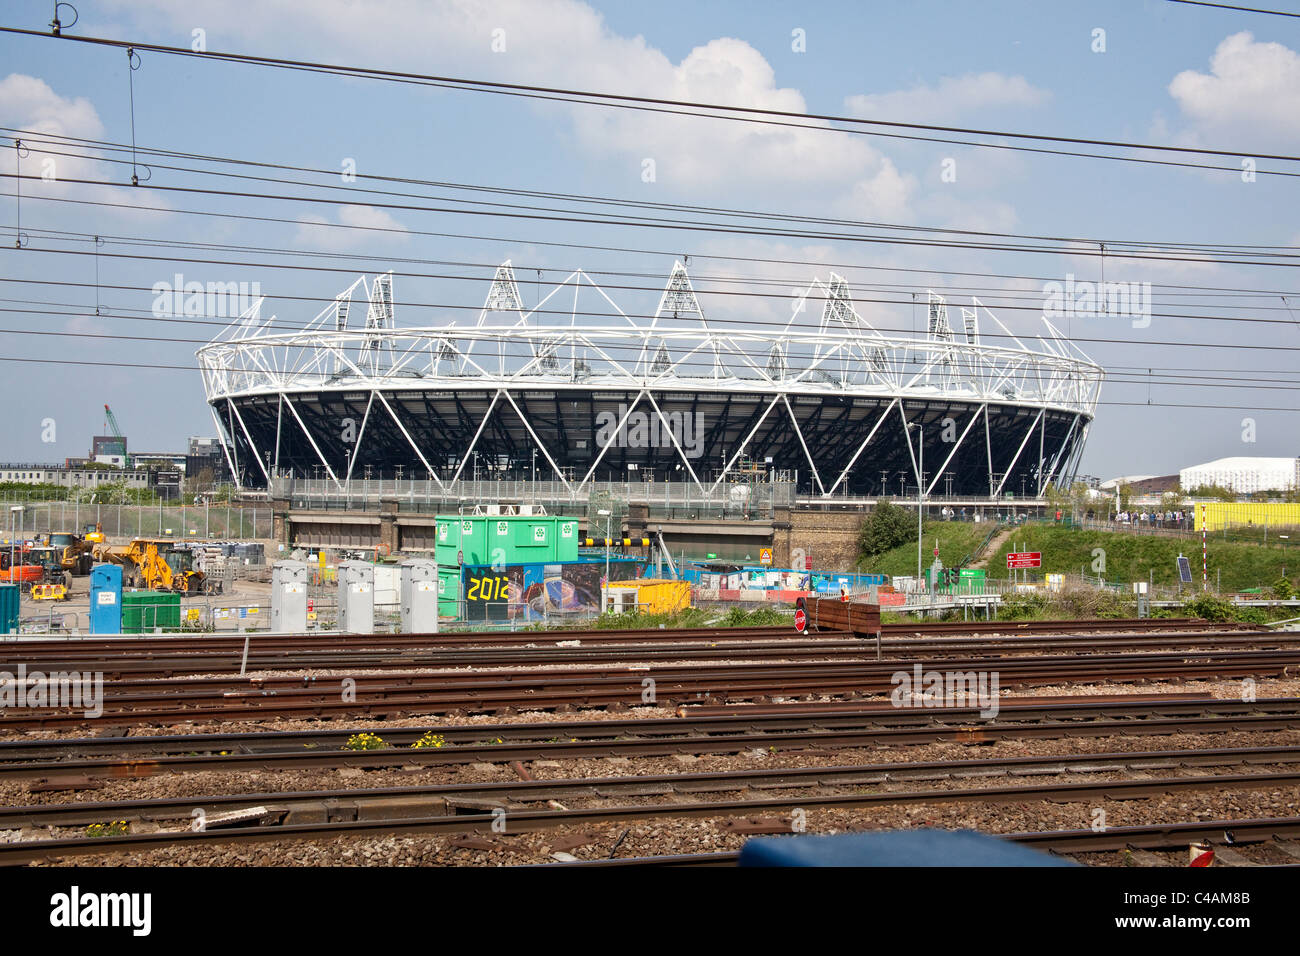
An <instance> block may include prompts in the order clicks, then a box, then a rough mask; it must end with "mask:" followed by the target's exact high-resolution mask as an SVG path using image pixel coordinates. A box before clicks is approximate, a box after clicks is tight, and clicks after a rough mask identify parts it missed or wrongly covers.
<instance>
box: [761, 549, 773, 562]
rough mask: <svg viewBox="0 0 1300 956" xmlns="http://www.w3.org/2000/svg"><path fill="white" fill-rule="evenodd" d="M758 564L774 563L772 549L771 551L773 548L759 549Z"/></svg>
mask: <svg viewBox="0 0 1300 956" xmlns="http://www.w3.org/2000/svg"><path fill="white" fill-rule="evenodd" d="M758 563H759V564H771V563H772V549H771V548H759V549H758Z"/></svg>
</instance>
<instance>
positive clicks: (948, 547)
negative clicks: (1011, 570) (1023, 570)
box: [858, 516, 1006, 575]
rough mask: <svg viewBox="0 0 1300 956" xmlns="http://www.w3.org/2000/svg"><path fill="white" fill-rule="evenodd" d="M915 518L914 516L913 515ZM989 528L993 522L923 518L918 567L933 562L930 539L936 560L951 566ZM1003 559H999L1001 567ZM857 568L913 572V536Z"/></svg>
mask: <svg viewBox="0 0 1300 956" xmlns="http://www.w3.org/2000/svg"><path fill="white" fill-rule="evenodd" d="M914 517H915V516H914ZM992 529H993V525H991V524H987V523H983V522H981V523H980V524H975V523H974V522H971V521H927V522H925V524H924V525H922V541H923V547H922V549H921V558H922V566H923V567H926V568H928V567H929V566H930V565H931V564H932V563H933V562H934V542H935V539H936V538H937V539H938V541H939V560H940V561H942V562H943V566H944V567H945V568H955V567H957V566H958V565H960V564H961V562H962V561H963V560H965V558H966V556H967V555H968V554H970V553H971V552H972V551H974V550H975V548H976V546H977V545H979V543H980V542H981V541H983V540H984V538H985V536H986V535H987V534H988V533H989V532H990V531H991V530H992ZM1005 564H1006V562H1005V561H1003V566H1005ZM858 566H859V568H860V570H862V571H865V572H869V573H873V574H890V575H893V574H906V575H915V574H916V538H915V537H913V538H912V540H911V541H909V542H907V544H900V545H899V546H898V547H897V548H891V549H890V550H888V551H886V552H885V553H884V554H881V555H878V556H877V557H874V558H868V559H865V560H862V561H860V562H859V564H858Z"/></svg>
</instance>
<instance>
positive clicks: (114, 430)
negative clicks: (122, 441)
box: [104, 405, 124, 438]
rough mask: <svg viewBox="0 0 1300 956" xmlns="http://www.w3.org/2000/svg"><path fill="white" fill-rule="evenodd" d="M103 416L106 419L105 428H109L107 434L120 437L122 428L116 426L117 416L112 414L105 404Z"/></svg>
mask: <svg viewBox="0 0 1300 956" xmlns="http://www.w3.org/2000/svg"><path fill="white" fill-rule="evenodd" d="M104 418H106V419H107V420H108V424H107V426H106V427H107V428H109V429H111V431H110V432H109V434H111V435H112V436H113V437H114V438H122V437H124V436H123V435H122V429H120V428H118V427H117V418H116V417H115V416H114V415H113V410H112V409H111V408H109V407H108V406H107V405H105V406H104Z"/></svg>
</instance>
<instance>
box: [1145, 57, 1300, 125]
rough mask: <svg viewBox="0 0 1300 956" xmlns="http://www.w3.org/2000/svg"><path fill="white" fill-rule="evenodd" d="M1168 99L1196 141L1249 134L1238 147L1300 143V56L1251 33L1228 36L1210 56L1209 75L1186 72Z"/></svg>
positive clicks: (1172, 84)
mask: <svg viewBox="0 0 1300 956" xmlns="http://www.w3.org/2000/svg"><path fill="white" fill-rule="evenodd" d="M1169 95H1170V96H1172V97H1173V98H1174V100H1175V101H1177V103H1178V106H1179V109H1181V110H1182V112H1183V115H1184V116H1185V117H1186V118H1187V119H1188V120H1190V121H1191V122H1192V123H1193V128H1192V129H1191V130H1189V135H1191V136H1192V137H1194V138H1195V139H1197V140H1198V141H1200V140H1203V139H1214V140H1218V139H1222V138H1223V137H1228V136H1249V137H1250V141H1249V142H1245V143H1241V144H1239V145H1241V146H1243V147H1245V148H1250V147H1252V146H1253V145H1255V144H1258V143H1278V142H1291V143H1294V142H1296V141H1298V140H1300V108H1298V107H1297V102H1298V101H1300V55H1298V54H1297V53H1296V52H1295V51H1294V50H1292V49H1290V48H1288V47H1286V46H1283V45H1282V44H1280V43H1260V42H1257V41H1256V40H1255V38H1254V36H1252V35H1251V34H1250V33H1245V32H1243V33H1235V34H1233V35H1232V36H1230V37H1227V38H1226V39H1225V40H1224V41H1223V42H1222V43H1220V44H1219V46H1218V48H1217V49H1216V50H1215V51H1214V55H1213V56H1212V57H1211V58H1210V72H1209V73H1199V72H1197V71H1196V70H1184V71H1183V72H1182V73H1179V74H1178V75H1177V76H1175V77H1174V78H1173V80H1172V81H1171V82H1170V84H1169Z"/></svg>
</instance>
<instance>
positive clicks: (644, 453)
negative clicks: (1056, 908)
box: [197, 261, 1104, 497]
mask: <svg viewBox="0 0 1300 956" xmlns="http://www.w3.org/2000/svg"><path fill="white" fill-rule="evenodd" d="M395 301H398V302H400V300H395V298H394V292H393V276H392V274H391V273H388V274H385V275H380V276H377V277H375V278H374V279H367V278H366V277H364V276H363V277H361V278H358V279H357V280H356V281H355V282H353V283H352V285H351V286H349V287H348V288H347V289H346V290H345V291H344V292H343V293H341V294H340V295H339V296H338V297H337V298H336V299H335V300H334V301H333V302H332V303H331V304H330V305H328V306H327V307H326V308H324V309H322V310H321V311H320V312H319V313H318V314H317V315H316V316H315V317H314V318H313V319H312V320H311V321H310V322H308V323H307V324H306V326H305V327H302V328H295V329H292V330H285V331H276V327H275V321H276V320H275V317H274V316H271V317H264V316H263V315H262V314H261V311H262V306H263V300H258V301H257V302H256V303H254V305H253V306H252V307H251V308H250V309H248V311H247V312H246V313H245V314H244V315H243V316H241V318H240V320H239V321H238V322H236V323H234V324H232V325H231V326H230V327H229V328H228V329H227V330H226V331H224V332H223V333H222V334H221V335H219V336H218V337H217V338H216V339H215V340H213V341H212V342H211V343H209V344H208V345H205V346H203V347H202V348H200V349H199V350H198V352H197V355H198V360H199V365H200V369H201V371H202V376H203V385H204V389H205V391H206V394H207V400H208V402H209V404H210V406H211V407H212V410H213V416H214V421H215V422H216V423H217V425H218V427H219V428H221V429H222V430H223V432H224V433H225V437H226V439H227V453H228V455H229V457H230V465H231V469H232V471H233V472H234V474H235V475H237V476H239V480H240V481H241V482H242V483H248V484H255V485H260V484H262V483H263V482H264V481H265V482H269V480H270V477H271V475H272V474H284V473H286V472H292V473H295V474H303V475H305V474H309V473H311V472H312V471H316V472H317V473H320V470H321V469H323V470H324V474H325V475H327V476H328V478H329V479H331V480H333V481H334V482H336V483H340V484H341V483H342V482H344V481H346V480H347V479H348V478H350V477H351V475H352V474H353V472H354V471H355V470H356V469H357V468H358V467H360V466H362V465H364V466H367V467H368V468H371V469H375V468H377V469H378V470H379V472H380V473H381V474H384V473H388V474H390V475H391V473H392V472H393V470H394V468H396V467H398V466H399V465H400V466H402V467H405V468H406V469H407V474H409V475H413V476H414V475H415V474H419V475H420V476H421V477H425V476H427V478H428V480H430V481H433V482H435V483H437V485H438V486H439V487H440V488H447V487H450V486H452V485H454V483H455V482H457V481H459V480H461V478H462V476H463V474H464V472H465V469H466V467H467V463H469V462H471V461H475V462H477V460H478V459H477V457H476V456H482V457H483V459H484V460H485V461H492V462H498V463H501V467H503V468H511V469H522V468H526V467H528V464H529V463H530V462H531V465H532V467H533V469H534V471H535V472H536V470H537V469H541V475H540V476H542V477H546V478H550V479H554V480H559V481H561V482H563V483H564V484H565V485H566V486H568V488H569V489H570V490H581V489H582V488H583V487H584V486H585V485H586V484H587V483H588V482H590V481H592V480H595V479H600V478H608V477H609V476H610V475H622V474H625V472H626V469H628V468H640V469H641V471H642V473H643V475H644V472H645V471H647V470H649V471H650V472H651V473H653V472H654V471H656V470H658V471H659V472H660V474H661V476H662V475H669V476H675V477H676V479H677V480H689V481H692V482H694V483H695V484H696V485H698V486H700V487H701V488H703V489H705V490H708V489H712V488H716V487H717V486H718V485H719V484H721V483H723V482H725V481H727V480H729V479H730V477H731V476H732V475H734V473H735V471H736V469H737V468H738V467H739V466H740V465H742V464H743V463H746V462H750V463H752V462H755V461H757V462H765V463H766V464H767V466H768V467H769V468H770V469H782V470H784V471H786V472H798V475H799V483H800V485H801V487H805V488H806V489H807V490H808V492H809V493H811V494H815V495H823V496H827V497H829V496H833V495H837V494H838V495H843V494H846V493H875V494H878V493H884V492H887V491H889V490H890V489H891V488H892V487H893V486H894V483H895V481H896V480H897V481H898V482H899V486H900V487H903V486H906V485H907V484H908V483H909V481H910V483H911V485H912V486H913V487H914V488H915V487H916V485H917V483H918V482H920V483H921V484H922V485H923V486H924V490H925V492H926V493H927V494H932V493H934V492H935V491H936V489H937V490H941V491H942V490H945V488H944V486H941V485H940V481H941V479H943V480H945V482H946V485H947V488H946V490H948V491H952V490H953V487H952V486H953V485H954V484H955V485H956V486H957V489H956V490H957V491H958V492H959V493H962V494H974V493H978V494H981V495H988V496H990V497H996V496H999V495H1001V494H1003V492H1004V489H1005V491H1006V492H1010V491H1011V489H1012V484H1011V483H1012V482H1014V483H1015V485H1014V486H1015V488H1016V490H1018V491H1021V492H1022V493H1023V494H1028V493H1029V492H1030V491H1033V492H1035V493H1039V494H1040V493H1041V492H1042V490H1043V489H1044V488H1045V487H1046V486H1047V485H1048V484H1050V483H1052V482H1053V481H1056V482H1058V483H1060V482H1062V481H1063V480H1068V478H1069V477H1071V476H1072V475H1073V474H1074V473H1075V470H1076V468H1077V463H1078V459H1079V456H1080V454H1081V451H1082V448H1083V444H1084V439H1085V436H1086V434H1087V431H1088V428H1089V425H1090V423H1091V422H1092V419H1093V416H1094V413H1095V411H1096V407H1097V402H1098V399H1099V395H1100V390H1101V385H1102V381H1103V378H1104V372H1103V370H1102V369H1101V368H1100V367H1099V366H1098V365H1096V364H1094V363H1093V362H1092V361H1091V360H1090V359H1089V358H1088V357H1087V356H1086V355H1084V354H1083V353H1082V352H1081V351H1080V350H1079V349H1077V348H1076V347H1075V346H1074V345H1073V344H1072V343H1070V342H1069V341H1068V340H1067V339H1066V338H1065V337H1064V336H1063V335H1061V333H1060V332H1059V330H1057V329H1056V328H1055V327H1054V326H1053V325H1052V324H1051V322H1049V321H1048V320H1047V319H1046V318H1044V319H1043V331H1042V333H1041V334H1040V335H1039V336H1037V337H1036V338H1033V339H1031V341H1032V342H1033V343H1034V346H1035V347H1032V348H1031V347H1030V346H1029V345H1026V343H1025V342H1024V341H1022V339H1021V338H1020V337H1018V336H1016V335H1015V334H1013V333H1012V332H1011V330H1010V329H1008V328H1007V327H1006V326H1005V325H1004V324H1003V323H1002V322H1001V321H999V319H998V318H997V317H996V316H995V315H993V314H992V313H991V312H990V311H989V310H988V309H986V308H985V307H984V306H983V305H982V304H981V303H980V302H979V300H977V299H972V300H971V304H970V306H969V307H962V309H961V317H960V321H959V322H958V323H956V328H954V323H953V322H952V321H950V319H949V314H948V305H947V303H946V302H945V300H944V299H943V298H942V297H941V296H939V295H936V294H934V293H930V294H929V296H928V302H927V303H926V309H927V321H926V331H925V334H924V335H923V336H899V335H884V334H882V333H881V332H879V331H878V330H877V329H875V328H874V327H873V326H872V325H871V324H870V323H869V322H867V321H866V320H865V319H864V318H863V317H862V316H861V315H860V314H859V312H858V311H857V309H856V308H855V307H854V304H853V301H852V298H851V296H850V293H849V288H848V283H847V282H846V280H845V279H844V278H843V277H842V276H839V275H837V274H835V273H831V275H830V278H829V281H823V280H821V279H815V280H813V282H812V283H811V284H810V285H809V286H808V287H807V288H806V289H805V290H804V291H803V292H802V293H801V294H800V295H799V296H798V297H797V298H796V299H795V302H794V307H793V309H792V313H791V315H790V318H789V319H788V320H784V321H775V322H774V321H772V320H770V319H768V320H764V321H754V322H753V323H746V322H741V321H737V320H734V319H732V320H710V318H709V317H708V316H706V313H705V310H704V308H703V307H702V306H701V302H700V300H699V298H698V297H697V295H696V292H695V290H694V287H693V285H692V282H691V278H690V276H689V274H688V273H687V270H686V267H685V265H684V264H683V263H682V262H680V261H679V262H676V263H674V265H673V268H672V270H671V273H670V276H669V279H668V282H667V285H666V286H665V288H664V291H663V294H662V296H661V297H660V299H659V304H658V307H657V308H656V309H655V311H654V314H653V315H651V316H649V317H642V316H634V315H629V314H627V313H626V312H624V311H623V309H622V308H620V307H619V305H618V304H617V303H616V302H615V301H614V300H613V299H612V298H610V296H609V295H607V294H606V293H605V292H604V290H602V289H601V288H600V287H599V286H598V285H597V284H596V283H595V282H593V281H592V280H591V278H590V277H589V276H588V275H587V274H586V273H585V272H583V271H581V270H577V271H574V272H572V273H570V274H569V275H568V276H566V277H565V278H564V279H563V280H562V281H561V282H559V283H558V284H556V285H555V286H554V288H552V289H551V290H550V292H549V293H547V294H546V295H545V296H544V297H542V298H541V300H540V301H539V302H538V303H537V305H535V306H533V307H532V308H531V309H527V310H525V308H524V304H523V300H522V298H521V296H520V292H519V287H518V284H517V282H516V279H515V275H514V271H513V268H512V266H511V263H510V262H509V261H507V262H505V263H503V264H502V265H501V266H500V267H499V268H498V269H497V270H496V274H495V277H494V279H493V281H492V284H491V287H490V289H489V292H488V295H487V298H486V300H485V302H484V305H483V308H482V309H481V310H480V311H479V312H478V314H477V316H476V317H475V318H474V320H473V322H472V323H467V324H465V325H457V324H455V323H454V322H450V323H447V324H444V325H439V326H428V327H420V328H402V327H398V326H397V324H396V321H395V312H396V308H395ZM354 303H355V304H364V306H365V309H366V312H365V319H364V322H360V323H359V322H357V321H356V319H355V317H351V316H350V313H351V312H352V311H353V305H354ZM818 305H820V310H818V309H817V306H818ZM350 318H351V323H352V324H351V325H350V324H349V321H350ZM690 416H694V417H693V418H692V417H690ZM602 426H603V427H602ZM611 426H612V427H611ZM909 426H919V431H918V429H917V428H909ZM692 428H696V429H697V432H698V433H696V434H688V432H689V431H690V430H691V429H692ZM913 431H918V440H917V441H915V442H914V441H913ZM922 444H923V445H924V451H922ZM922 457H923V458H924V465H925V471H924V473H923V472H922V470H921V458H922ZM895 473H897V474H898V476H899V477H898V478H897V479H896V478H895V477H894V475H895ZM908 473H910V476H911V477H910V478H909V477H908ZM877 475H879V476H880V480H879V481H877V480H876V476H877Z"/></svg>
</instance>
